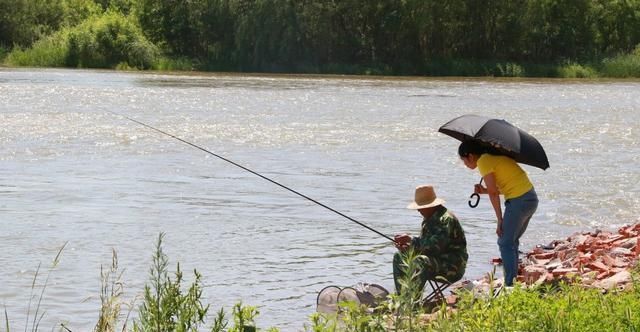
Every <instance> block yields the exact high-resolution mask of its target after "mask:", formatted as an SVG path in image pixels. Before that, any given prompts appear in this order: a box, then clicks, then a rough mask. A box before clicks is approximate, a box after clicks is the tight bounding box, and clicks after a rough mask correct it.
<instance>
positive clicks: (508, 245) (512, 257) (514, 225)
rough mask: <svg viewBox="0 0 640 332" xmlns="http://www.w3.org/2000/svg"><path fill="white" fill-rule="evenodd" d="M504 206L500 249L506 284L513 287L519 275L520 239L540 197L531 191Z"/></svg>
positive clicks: (499, 240) (499, 241) (505, 203)
mask: <svg viewBox="0 0 640 332" xmlns="http://www.w3.org/2000/svg"><path fill="white" fill-rule="evenodd" d="M504 205H505V209H504V216H503V218H502V220H503V222H502V236H500V237H499V238H498V247H499V248H500V256H501V257H502V266H503V268H504V284H505V285H506V286H512V285H513V279H515V277H516V276H517V275H518V247H519V246H520V237H521V236H522V234H524V231H525V230H526V229H527V226H528V225H529V220H531V216H533V214H534V213H535V212H536V209H537V208H538V195H537V194H536V191H535V189H531V190H529V191H528V192H526V193H525V194H523V195H522V196H519V197H516V198H511V199H508V200H506V201H505V202H504Z"/></svg>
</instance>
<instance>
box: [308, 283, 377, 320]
mask: <svg viewBox="0 0 640 332" xmlns="http://www.w3.org/2000/svg"><path fill="white" fill-rule="evenodd" d="M388 295H389V291H387V290H386V289H385V288H384V287H382V286H380V285H377V284H368V283H359V284H357V285H356V286H354V287H344V288H340V287H338V286H327V287H325V288H323V289H322V290H321V291H320V292H319V293H318V298H317V300H316V305H317V307H316V311H317V312H320V313H337V312H338V311H339V310H340V308H339V306H338V303H340V302H354V303H356V304H358V305H363V306H365V307H367V308H369V309H372V310H373V309H374V308H375V307H377V306H378V305H379V304H380V303H381V302H382V301H384V300H385V299H386V298H387V296H388Z"/></svg>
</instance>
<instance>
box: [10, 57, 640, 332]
mask: <svg viewBox="0 0 640 332" xmlns="http://www.w3.org/2000/svg"><path fill="white" fill-rule="evenodd" d="M110 112H117V113H120V114H123V115H126V116H129V117H132V118H135V119H137V120H140V121H143V122H145V123H148V124H150V125H152V126H155V127H157V128H160V129H162V130H165V131H167V132H170V133H172V134H174V135H177V136H179V137H181V138H183V139H186V140H188V141H191V142H193V143H195V144H198V145H201V146H202V147H205V148H208V149H210V150H211V151H213V152H215V153H218V154H220V155H222V156H224V157H227V158H230V159H231V160H233V161H235V162H238V163H240V164H242V165H244V166H246V167H249V168H251V169H253V170H255V171H257V172H260V173H262V174H264V175H265V176H267V177H270V178H273V179H274V180H276V181H279V182H281V183H282V184H284V185H286V186H290V187H291V188H293V189H295V190H298V191H300V192H301V193H303V194H305V195H307V196H310V197H312V198H314V199H317V200H318V201H320V202H322V203H324V204H326V205H328V206H331V207H333V208H335V209H337V210H339V211H341V212H343V213H345V214H347V215H349V216H351V217H353V218H355V219H357V220H359V221H361V222H363V223H365V224H367V225H369V226H371V227H373V228H374V229H376V230H379V231H381V232H383V233H385V234H389V235H393V234H396V233H400V232H411V233H413V234H415V233H416V232H417V231H418V227H419V224H420V218H419V217H418V215H417V214H416V213H415V211H410V210H406V209H405V206H406V205H407V203H409V202H410V201H411V199H412V196H413V189H414V187H415V186H416V185H419V184H424V183H430V184H433V185H435V187H436V190H437V192H438V195H439V196H441V197H442V198H444V199H445V200H446V201H447V204H446V205H447V206H448V207H449V208H450V209H451V210H453V211H454V212H455V213H456V214H457V216H458V217H459V218H460V219H461V221H462V224H463V227H464V229H465V231H466V235H467V240H468V243H469V253H470V261H469V265H468V267H467V273H466V276H465V277H466V278H477V277H479V276H481V275H483V274H485V273H486V272H488V271H490V270H491V265H490V264H489V260H490V258H491V257H493V256H497V255H498V251H497V248H496V244H495V242H496V237H495V224H494V221H493V210H492V209H491V207H490V204H489V202H488V200H487V199H486V198H484V199H483V200H482V202H481V205H480V206H479V207H478V208H477V209H470V208H468V207H467V198H468V196H469V193H470V192H471V190H472V187H473V184H474V183H475V182H477V181H478V179H479V176H478V174H477V173H475V172H473V171H470V170H468V169H466V168H464V166H463V165H462V164H461V163H460V161H459V160H458V158H457V157H456V149H457V145H458V144H457V142H456V141H455V140H453V139H451V138H449V137H447V136H444V135H442V134H439V133H437V129H438V127H439V126H440V125H442V124H444V123H445V122H446V121H448V120H450V119H452V118H454V117H457V116H459V115H462V114H466V113H475V114H481V115H485V116H489V117H497V118H504V119H507V120H508V121H510V122H512V123H514V124H516V125H518V126H520V127H521V128H523V129H524V130H526V131H528V132H529V133H531V134H532V135H534V136H536V137H537V138H538V139H539V140H540V141H541V143H542V144H543V145H544V147H545V149H546V151H547V154H548V156H549V161H550V163H551V168H550V169H548V170H547V171H542V170H539V169H534V168H530V167H526V169H527V171H528V172H529V175H530V177H531V179H532V181H533V182H534V184H535V186H536V189H537V191H538V194H539V196H540V200H541V204H540V207H539V210H538V212H537V213H536V215H535V217H534V220H533V221H532V222H531V224H530V226H529V229H528V231H527V232H526V233H525V235H524V237H523V239H522V249H523V250H528V249H530V248H531V247H532V246H534V245H536V244H539V243H546V242H549V241H551V240H553V239H557V238H563V237H566V236H568V235H570V234H572V233H573V232H575V231H578V230H593V229H595V228H601V229H608V230H615V229H616V228H617V227H619V226H620V225H622V224H625V223H633V222H636V221H637V214H638V211H640V172H638V164H639V162H640V148H639V145H638V144H639V143H640V133H639V131H638V128H639V124H640V120H639V118H640V83H638V82H631V81H614V82H580V81H561V80H540V81H538V80H505V81H501V80H465V79H450V80H434V79H374V78H346V77H344V78H343V77H304V76H249V75H246V76H240V75H238V76H236V75H165V74H150V73H119V72H117V73H116V72H99V71H75V70H74V71H72V70H13V69H0V123H1V126H0V218H1V223H2V224H1V227H0V243H1V244H2V250H0V265H1V266H2V273H0V285H2V287H0V301H1V303H0V304H2V305H4V306H6V310H7V314H8V316H9V321H10V324H11V327H12V329H16V330H21V329H23V328H24V325H25V324H26V315H27V312H28V311H29V310H28V309H27V306H28V304H29V298H30V293H31V285H32V282H33V277H34V274H35V273H36V269H37V268H38V266H39V264H41V266H40V270H39V276H38V279H37V282H36V286H38V285H42V284H43V283H44V282H45V280H46V278H47V276H48V277H49V281H48V286H47V288H46V290H45V293H44V297H43V300H42V303H41V306H40V313H42V312H43V311H46V313H45V316H44V318H43V320H42V322H41V324H40V326H41V327H44V330H48V329H50V328H52V327H55V326H58V324H59V323H60V322H64V323H65V325H66V326H68V327H69V328H71V329H72V330H74V331H87V330H90V329H91V328H92V327H93V325H94V324H95V323H96V321H97V317H98V310H99V306H100V298H99V295H100V267H101V266H104V267H107V266H108V265H109V264H110V263H111V255H112V249H115V251H116V252H117V256H118V261H119V268H120V270H121V271H123V274H122V280H123V281H124V297H123V298H124V299H125V300H126V301H127V302H131V301H134V300H135V298H136V297H138V299H137V300H136V302H135V303H134V306H137V305H138V304H139V303H140V299H139V296H140V295H141V294H142V289H143V285H144V283H145V282H146V280H147V278H148V270H149V268H150V265H151V264H150V263H151V256H152V253H153V249H154V245H155V242H156V240H157V237H158V234H159V233H160V232H165V233H166V237H165V239H164V250H165V252H166V254H167V255H168V256H169V258H170V267H171V270H174V268H175V263H176V262H178V261H179V262H180V267H181V269H182V270H183V271H185V277H186V279H187V280H188V281H189V280H192V279H193V275H192V273H191V271H192V270H193V268H197V270H198V271H199V272H200V273H201V274H202V275H203V284H204V296H205V297H206V299H205V301H206V302H207V303H211V304H212V310H211V312H212V313H213V312H214V311H217V310H218V309H219V308H220V307H225V308H226V309H227V310H230V307H231V306H232V305H233V304H235V303H236V302H238V301H240V300H242V301H243V302H244V303H246V304H251V305H256V306H258V307H259V310H260V313H261V314H260V316H259V319H258V325H259V327H261V328H266V327H269V326H277V327H279V328H281V329H282V330H284V331H296V330H302V329H303V323H304V322H305V321H307V317H308V315H310V314H311V313H313V312H314V310H315V301H316V295H317V292H318V291H319V290H320V289H322V288H323V287H325V286H328V285H339V286H349V285H354V284H355V283H357V282H359V281H366V282H375V283H379V284H381V285H383V286H385V287H387V288H389V289H392V288H393V287H392V285H393V281H392V276H391V259H392V255H393V253H394V248H393V247H392V246H391V245H390V243H388V241H387V240H385V239H384V238H382V237H381V236H379V235H377V234H375V233H373V232H371V231H369V230H367V229H365V228H362V227H360V226H358V225H357V224H354V223H352V222H350V221H348V220H346V219H344V218H342V217H340V216H338V215H336V214H334V213H332V212H330V211H328V210H326V209H323V208H321V207H319V206H317V205H314V204H313V203H310V202H309V201H307V200H304V199H302V198H300V197H298V196H295V195H294V194H292V193H290V192H287V191H285V190H283V189H282V188H279V187H277V186H275V185H273V184H271V183H269V182H267V181H265V180H263V179H261V178H258V177H256V176H255V175H252V174H250V173H248V172H245V171H243V170H241V169H239V168H237V167H235V166H232V165H230V164H228V163H226V162H223V161H221V160H219V159H217V158H215V157H212V156H210V155H207V154H205V153H204V152H202V151H199V150H196V149H194V148H192V147H189V146H187V145H185V144H183V143H180V142H178V141H176V140H174V139H171V138H168V137H166V136H162V135H159V134H158V133H156V132H153V131H151V130H149V129H146V128H144V127H142V126H140V125H138V124H135V123H132V122H130V121H128V120H126V119H124V118H123V117H120V116H117V115H114V114H112V113H110ZM65 243H67V245H66V247H65V249H64V250H63V251H62V254H61V256H60V262H59V264H58V265H57V267H56V268H55V269H54V270H53V271H52V272H51V273H49V271H50V267H51V263H52V261H53V260H54V258H55V256H56V253H57V252H58V250H59V249H60V247H62V246H63V244H65ZM39 291H40V288H39V287H36V293H35V294H34V298H35V299H34V300H33V302H32V303H31V306H32V309H31V312H30V315H31V317H33V315H34V308H35V305H36V303H35V302H36V301H37V298H38V296H39ZM134 315H135V313H134ZM30 320H31V318H30Z"/></svg>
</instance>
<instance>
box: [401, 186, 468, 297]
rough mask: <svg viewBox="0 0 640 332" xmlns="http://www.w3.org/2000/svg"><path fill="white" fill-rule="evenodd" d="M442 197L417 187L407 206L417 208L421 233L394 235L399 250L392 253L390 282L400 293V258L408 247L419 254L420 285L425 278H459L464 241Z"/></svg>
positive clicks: (464, 254)
mask: <svg viewBox="0 0 640 332" xmlns="http://www.w3.org/2000/svg"><path fill="white" fill-rule="evenodd" d="M442 204H444V200H443V199H441V198H438V197H437V196H436V193H435V190H434V189H433V187H432V186H429V185H424V186H419V187H417V188H416V191H415V199H414V201H413V202H412V203H411V204H409V205H408V206H407V208H408V209H412V210H418V212H419V213H420V214H421V215H422V217H423V220H422V229H421V231H420V236H418V237H411V236H410V235H408V234H400V235H396V236H395V238H394V243H395V246H396V248H398V250H399V252H397V253H396V254H395V255H394V256H393V281H394V283H395V287H396V292H397V293H398V294H400V292H401V285H400V282H399V281H400V280H401V279H402V278H403V277H404V275H405V266H403V262H402V258H403V253H405V252H406V251H407V250H409V249H410V248H411V249H413V250H415V252H416V253H417V254H418V255H421V257H420V258H418V265H419V269H420V271H419V275H418V277H419V283H420V284H419V286H420V290H422V289H423V288H424V285H425V283H426V282H427V280H433V281H438V282H444V281H447V282H448V283H453V282H456V281H458V280H460V279H462V276H463V275H464V271H465V268H466V266H467V258H468V254H467V240H466V239H465V236H464V231H463V230H462V226H460V222H459V221H458V219H457V218H456V216H454V215H453V213H451V212H449V211H448V210H447V208H446V207H444V206H443V205H442Z"/></svg>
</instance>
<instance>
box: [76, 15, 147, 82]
mask: <svg viewBox="0 0 640 332" xmlns="http://www.w3.org/2000/svg"><path fill="white" fill-rule="evenodd" d="M68 45H69V53H68V54H67V59H66V64H67V66H71V67H89V68H114V67H115V66H116V65H118V64H120V63H123V62H125V63H127V64H128V65H129V66H130V67H134V68H140V69H146V68H151V66H152V64H153V62H154V61H155V59H156V58H157V56H158V49H157V48H156V47H155V45H153V44H152V43H151V42H149V41H148V40H147V39H146V38H145V37H144V35H143V34H142V31H141V30H140V28H139V27H138V26H137V25H136V24H135V23H134V22H133V21H132V20H131V19H128V18H126V17H125V16H123V15H122V14H120V13H117V12H111V11H109V12H107V13H106V14H105V15H103V16H101V17H99V18H97V19H90V20H87V21H85V22H84V23H82V24H81V25H79V26H78V27H77V28H75V29H73V30H72V31H71V32H70V33H69V40H68Z"/></svg>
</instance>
